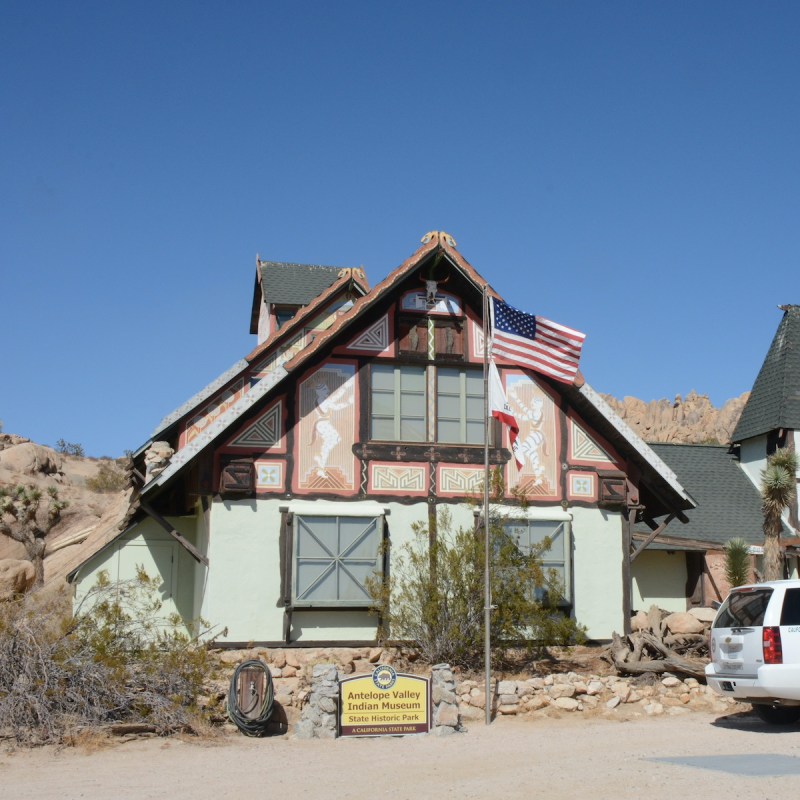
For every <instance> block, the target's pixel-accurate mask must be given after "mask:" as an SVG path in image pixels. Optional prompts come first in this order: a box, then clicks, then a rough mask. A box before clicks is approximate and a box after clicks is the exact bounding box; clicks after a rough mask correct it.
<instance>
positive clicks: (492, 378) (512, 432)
mask: <svg viewBox="0 0 800 800" xmlns="http://www.w3.org/2000/svg"><path fill="white" fill-rule="evenodd" d="M489 408H490V410H491V415H492V416H493V417H494V418H495V419H497V420H500V423H501V424H503V425H507V426H508V440H509V443H510V444H511V452H512V453H513V455H514V461H516V462H517V469H522V465H523V463H524V461H523V455H522V452H521V451H520V449H519V445H518V444H517V436H518V435H519V425H517V420H516V418H515V417H514V413H513V412H512V411H511V406H510V405H509V404H508V400H507V399H506V393H505V391H504V390H503V382H502V381H501V380H500V373H499V372H498V371H497V365H496V364H495V363H494V361H490V362H489Z"/></svg>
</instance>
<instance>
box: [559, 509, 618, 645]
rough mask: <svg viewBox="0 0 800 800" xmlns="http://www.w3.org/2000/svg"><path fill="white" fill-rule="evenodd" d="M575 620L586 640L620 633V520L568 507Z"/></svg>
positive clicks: (604, 513) (597, 511)
mask: <svg viewBox="0 0 800 800" xmlns="http://www.w3.org/2000/svg"><path fill="white" fill-rule="evenodd" d="M570 512H571V513H572V541H573V576H574V578H573V581H574V585H575V619H577V620H578V622H580V623H581V624H582V625H585V626H586V635H587V636H588V637H589V638H590V639H610V638H611V634H612V632H613V631H615V630H616V631H621V630H622V621H623V619H622V521H621V517H620V515H619V514H618V513H615V512H611V511H603V510H601V509H597V508H572V509H570Z"/></svg>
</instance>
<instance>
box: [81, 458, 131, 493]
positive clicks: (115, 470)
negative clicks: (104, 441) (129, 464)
mask: <svg viewBox="0 0 800 800" xmlns="http://www.w3.org/2000/svg"><path fill="white" fill-rule="evenodd" d="M126 486H127V478H126V477H125V471H124V470H123V469H122V467H120V465H119V464H118V463H117V462H116V461H101V462H100V463H99V464H98V466H97V473H96V474H95V475H94V476H93V477H91V478H87V479H86V488H87V489H89V490H90V491H92V492H120V491H122V490H123V489H124V488H125V487H126Z"/></svg>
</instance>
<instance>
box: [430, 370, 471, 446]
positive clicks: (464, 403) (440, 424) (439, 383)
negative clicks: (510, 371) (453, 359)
mask: <svg viewBox="0 0 800 800" xmlns="http://www.w3.org/2000/svg"><path fill="white" fill-rule="evenodd" d="M436 440H437V441H439V442H457V443H460V444H461V443H464V444H483V375H482V374H481V373H480V372H479V371H478V370H465V369H457V368H455V367H447V368H442V367H440V368H439V370H438V371H437V374H436Z"/></svg>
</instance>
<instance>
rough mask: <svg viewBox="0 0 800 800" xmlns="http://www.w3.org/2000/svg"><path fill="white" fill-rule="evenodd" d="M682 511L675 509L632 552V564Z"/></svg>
mask: <svg viewBox="0 0 800 800" xmlns="http://www.w3.org/2000/svg"><path fill="white" fill-rule="evenodd" d="M679 513H680V512H678V511H673V512H672V513H671V514H670V515H669V516H668V517H667V518H666V519H665V520H664V521H663V522H662V523H661V524H660V525H659V526H658V527H657V528H656V529H655V530H654V531H652V533H650V535H649V536H648V537H647V538H646V539H645V540H644V541H643V542H642V543H641V544H640V545H639V546H638V547H637V548H636V549H635V550H634V551H633V552H632V553H631V564H632V563H633V562H634V561H636V558H637V557H638V555H639V553H641V552H642V550H644V549H645V548H646V547H647V546H648V545H649V544H650V543H651V542H652V541H653V540H654V539H655V538H656V537H657V536H658V535H659V534H660V533H663V531H664V529H665V528H666V527H667V525H669V524H670V522H672V520H673V519H675V517H677V516H678V514H679Z"/></svg>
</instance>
